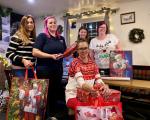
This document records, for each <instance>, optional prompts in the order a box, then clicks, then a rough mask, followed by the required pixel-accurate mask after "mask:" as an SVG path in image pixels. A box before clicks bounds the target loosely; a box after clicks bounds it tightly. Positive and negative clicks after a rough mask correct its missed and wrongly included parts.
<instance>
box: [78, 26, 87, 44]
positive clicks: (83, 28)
mask: <svg viewBox="0 0 150 120" xmlns="http://www.w3.org/2000/svg"><path fill="white" fill-rule="evenodd" d="M81 30H86V31H87V35H86V40H87V42H89V32H88V29H87V28H86V27H85V26H81V27H80V28H79V30H78V40H82V38H80V35H79V32H80V31H81Z"/></svg>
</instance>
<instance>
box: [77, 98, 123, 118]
mask: <svg viewBox="0 0 150 120" xmlns="http://www.w3.org/2000/svg"><path fill="white" fill-rule="evenodd" d="M91 100H94V104H93V101H92V102H91V105H90V106H89V104H87V105H88V106H85V104H84V106H82V105H81V103H80V106H77V107H76V111H75V114H76V120H123V116H122V103H121V102H104V101H100V100H102V99H101V98H100V100H99V98H97V99H96V98H94V99H91ZM97 101H98V102H97Z"/></svg>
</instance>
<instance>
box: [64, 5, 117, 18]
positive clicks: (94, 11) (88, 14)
mask: <svg viewBox="0 0 150 120" xmlns="http://www.w3.org/2000/svg"><path fill="white" fill-rule="evenodd" d="M118 10H119V8H114V9H111V8H107V7H102V8H101V9H98V10H89V11H85V12H80V13H77V14H71V13H69V12H66V13H65V14H64V15H63V17H64V18H68V19H73V18H79V19H80V18H82V17H84V16H92V15H95V14H103V13H105V12H109V13H110V14H114V13H116V12H117V11H118Z"/></svg>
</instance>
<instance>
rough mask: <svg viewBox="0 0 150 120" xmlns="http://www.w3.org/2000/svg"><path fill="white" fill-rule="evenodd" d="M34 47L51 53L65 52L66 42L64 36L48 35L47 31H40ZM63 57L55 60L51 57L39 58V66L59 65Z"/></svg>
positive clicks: (53, 66)
mask: <svg viewBox="0 0 150 120" xmlns="http://www.w3.org/2000/svg"><path fill="white" fill-rule="evenodd" d="M34 48H37V49H39V50H41V51H42V52H45V53H49V54H59V53H62V54H63V53H64V51H65V50H66V42H65V39H64V37H62V36H59V37H53V36H50V38H49V37H47V35H46V34H45V33H40V34H39V35H38V37H37V39H36V41H35V44H34ZM62 61H63V59H59V60H54V59H51V58H37V66H50V68H55V67H57V66H58V67H59V65H60V64H62Z"/></svg>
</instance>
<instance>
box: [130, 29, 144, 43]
mask: <svg viewBox="0 0 150 120" xmlns="http://www.w3.org/2000/svg"><path fill="white" fill-rule="evenodd" d="M144 38H145V36H144V30H142V29H140V28H134V29H132V30H131V31H130V32H129V40H130V41H131V42H133V43H140V42H142V40H143V39H144Z"/></svg>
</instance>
